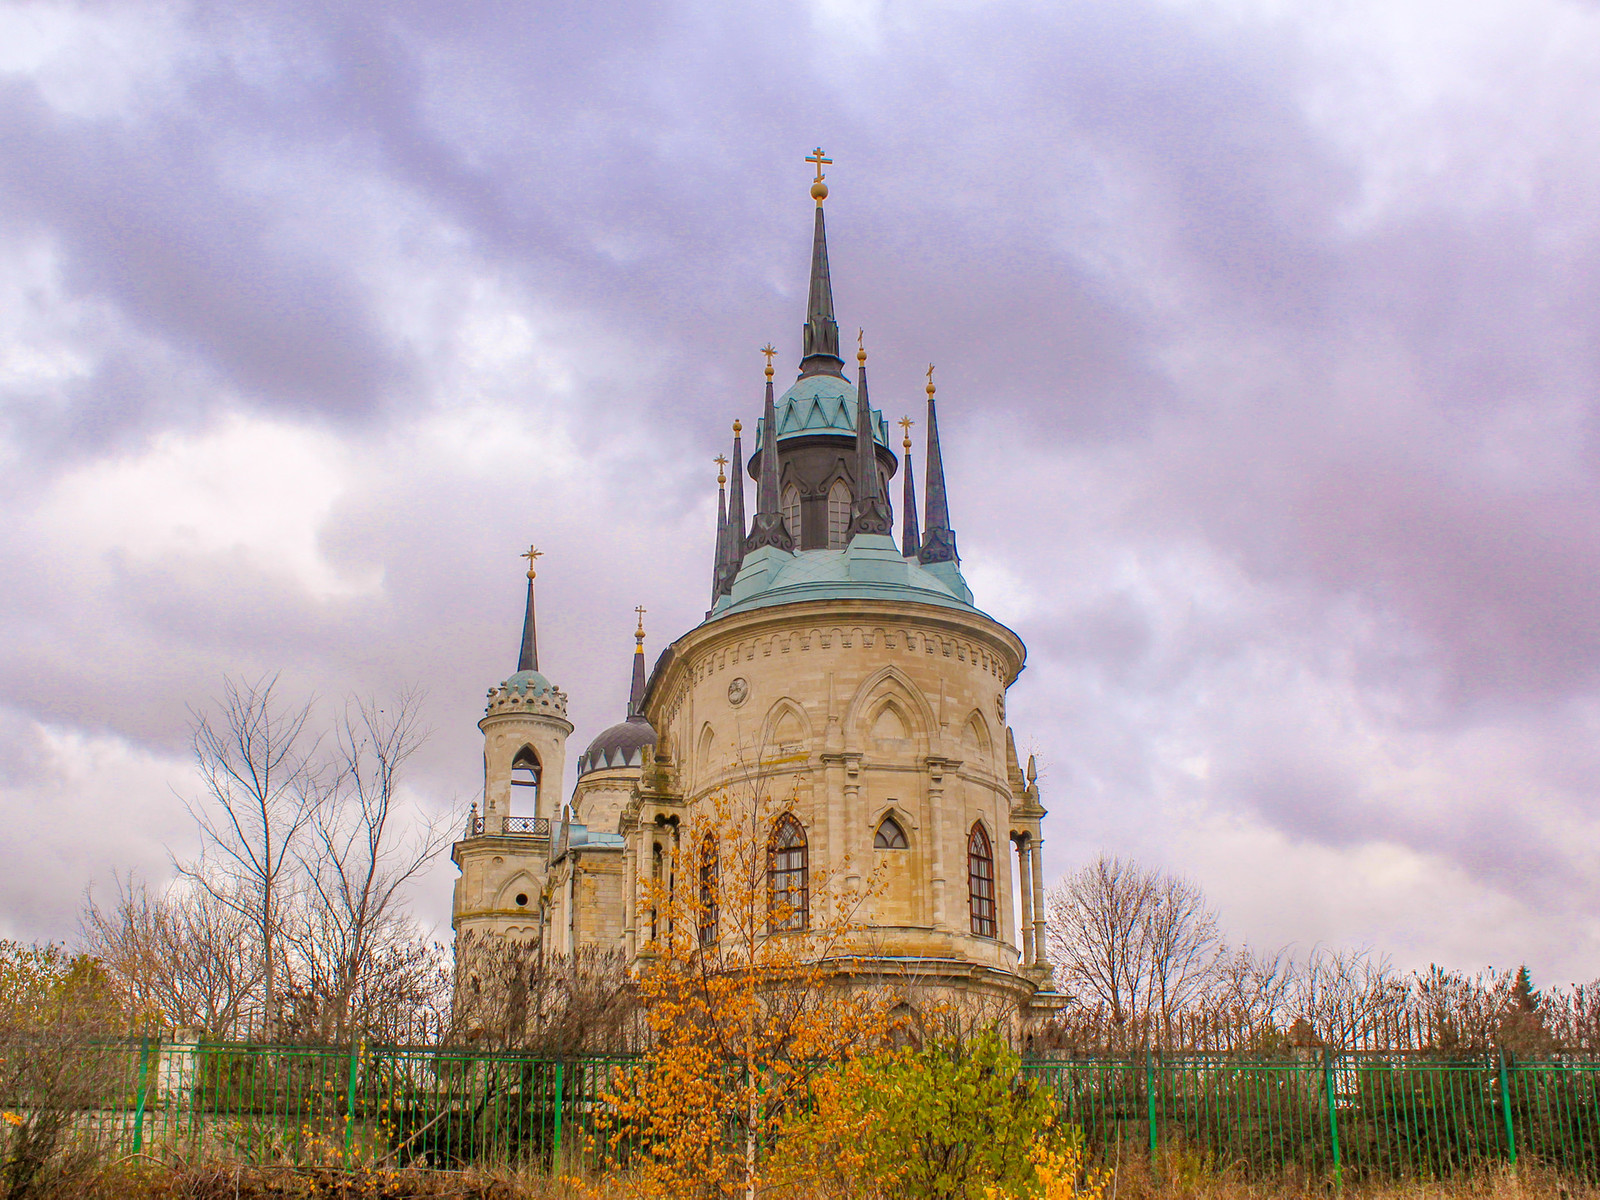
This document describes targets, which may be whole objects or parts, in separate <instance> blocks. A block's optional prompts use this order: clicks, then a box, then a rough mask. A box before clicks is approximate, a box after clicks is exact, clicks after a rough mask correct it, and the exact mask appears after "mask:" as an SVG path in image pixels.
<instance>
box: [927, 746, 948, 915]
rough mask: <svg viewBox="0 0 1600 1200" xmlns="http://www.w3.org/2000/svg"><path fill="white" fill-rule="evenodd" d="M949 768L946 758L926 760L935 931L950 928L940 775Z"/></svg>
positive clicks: (942, 779) (942, 788)
mask: <svg viewBox="0 0 1600 1200" xmlns="http://www.w3.org/2000/svg"><path fill="white" fill-rule="evenodd" d="M950 766H951V763H950V760H949V759H944V758H934V757H932V756H930V757H929V758H928V842H929V845H931V846H932V847H933V879H932V886H931V891H932V893H933V927H934V928H935V929H939V930H947V929H949V928H950V923H949V920H948V918H947V915H946V912H945V903H944V884H945V874H944V872H945V861H944V851H945V845H944V836H945V829H944V773H945V771H946V770H947V769H948V768H949V767H950Z"/></svg>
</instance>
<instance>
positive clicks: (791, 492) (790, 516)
mask: <svg viewBox="0 0 1600 1200" xmlns="http://www.w3.org/2000/svg"><path fill="white" fill-rule="evenodd" d="M783 523H784V524H785V525H787V526H788V527H789V536H790V537H792V538H793V539H794V540H795V541H796V542H798V541H799V540H800V489H799V488H797V487H795V486H794V484H792V483H791V484H790V485H789V486H788V487H786V488H784V489H783Z"/></svg>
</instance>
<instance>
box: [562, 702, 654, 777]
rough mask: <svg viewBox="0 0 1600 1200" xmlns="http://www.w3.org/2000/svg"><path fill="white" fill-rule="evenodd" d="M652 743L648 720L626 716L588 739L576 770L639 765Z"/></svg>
mask: <svg viewBox="0 0 1600 1200" xmlns="http://www.w3.org/2000/svg"><path fill="white" fill-rule="evenodd" d="M655 744H656V731H655V730H654V729H652V728H651V727H650V722H649V721H646V720H645V719H644V718H643V717H642V716H633V717H629V718H628V719H627V720H626V721H622V722H619V723H618V724H616V725H613V726H612V727H611V728H610V729H607V730H604V731H603V732H602V733H601V734H600V736H599V737H597V738H595V739H594V741H592V742H590V743H589V748H588V749H587V750H585V751H584V752H583V757H582V758H580V759H579V760H578V774H579V775H587V774H588V773H589V772H590V771H605V770H611V769H614V768H617V767H642V766H643V765H644V755H645V751H646V750H647V749H649V748H650V747H651V746H654V745H655Z"/></svg>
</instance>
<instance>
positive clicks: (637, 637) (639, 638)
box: [633, 604, 650, 654]
mask: <svg viewBox="0 0 1600 1200" xmlns="http://www.w3.org/2000/svg"><path fill="white" fill-rule="evenodd" d="M633 611H634V612H636V613H638V614H639V628H638V629H635V630H634V631H633V640H634V641H635V642H637V643H638V645H637V646H635V647H634V648H635V649H636V650H638V652H639V653H640V654H643V653H644V615H645V613H647V612H649V611H650V610H649V609H648V608H646V607H644V605H642V604H641V605H640V606H639V607H637V608H635V609H634V610H633Z"/></svg>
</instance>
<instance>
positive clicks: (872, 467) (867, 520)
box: [850, 341, 894, 541]
mask: <svg viewBox="0 0 1600 1200" xmlns="http://www.w3.org/2000/svg"><path fill="white" fill-rule="evenodd" d="M856 364H857V367H856V370H857V374H858V377H857V381H856V505H855V515H854V516H853V517H852V518H851V520H850V539H851V540H852V541H853V540H855V539H856V538H857V537H859V536H860V535H862V534H864V533H865V534H880V535H884V536H887V535H888V534H890V533H891V532H892V531H893V528H894V522H893V521H892V520H891V519H890V517H889V506H888V505H887V504H885V503H884V499H883V493H882V492H881V491H879V489H878V455H877V451H876V448H875V447H874V446H873V442H872V405H871V404H870V403H869V402H868V400H867V352H866V349H865V348H864V347H862V346H861V345H860V343H859V341H858V343H857V349H856Z"/></svg>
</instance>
